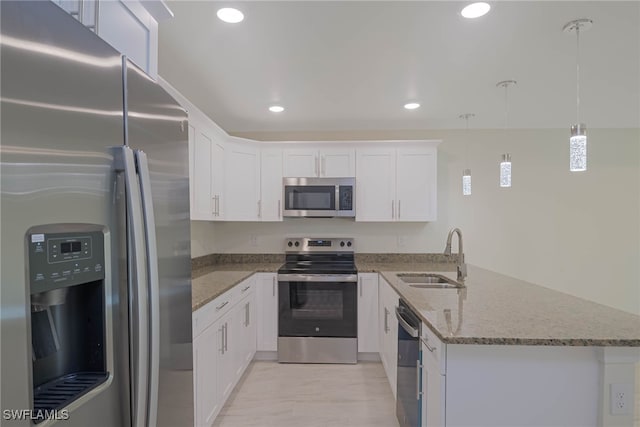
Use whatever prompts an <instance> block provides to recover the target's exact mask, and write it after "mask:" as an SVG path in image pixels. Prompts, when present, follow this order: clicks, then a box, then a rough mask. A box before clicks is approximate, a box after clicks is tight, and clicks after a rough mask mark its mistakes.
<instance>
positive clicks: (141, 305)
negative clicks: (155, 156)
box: [113, 145, 149, 427]
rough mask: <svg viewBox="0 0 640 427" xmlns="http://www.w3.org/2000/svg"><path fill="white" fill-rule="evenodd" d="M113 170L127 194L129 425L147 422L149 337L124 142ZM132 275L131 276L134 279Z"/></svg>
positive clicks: (130, 156)
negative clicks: (121, 176)
mask: <svg viewBox="0 0 640 427" xmlns="http://www.w3.org/2000/svg"><path fill="white" fill-rule="evenodd" d="M113 156H114V160H115V165H114V167H115V171H116V172H123V173H124V182H125V190H126V198H127V200H126V201H127V222H128V228H129V230H128V235H129V238H128V240H129V241H128V251H127V252H128V254H127V257H128V263H129V265H130V268H131V269H132V270H133V275H131V274H130V275H129V283H128V288H129V294H130V295H129V310H130V312H131V313H132V314H131V316H132V318H131V319H130V321H129V322H130V323H129V330H130V342H131V346H132V350H133V351H132V353H133V357H132V360H131V376H132V379H133V387H132V394H133V397H132V417H133V420H132V421H133V423H132V424H133V427H145V426H146V425H147V423H146V418H147V397H148V396H147V393H148V384H149V378H148V374H149V370H148V366H147V365H148V359H149V354H148V353H149V337H148V327H146V325H148V318H149V315H148V301H147V297H148V295H147V293H146V292H145V289H146V282H147V277H146V273H147V269H146V266H145V261H144V254H145V247H144V230H143V229H144V226H143V224H142V222H143V217H142V200H141V195H140V189H139V186H138V178H137V176H136V164H135V158H134V153H133V150H132V149H131V148H129V147H127V146H125V145H123V146H118V147H113ZM134 278H135V280H134Z"/></svg>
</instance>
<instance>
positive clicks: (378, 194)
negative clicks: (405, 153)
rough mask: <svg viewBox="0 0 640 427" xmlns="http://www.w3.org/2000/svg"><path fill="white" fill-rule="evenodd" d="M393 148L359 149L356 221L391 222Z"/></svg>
mask: <svg viewBox="0 0 640 427" xmlns="http://www.w3.org/2000/svg"><path fill="white" fill-rule="evenodd" d="M395 162H396V150H395V149H394V148H362V149H358V151H357V162H356V169H357V171H358V172H357V174H356V220H357V221H393V219H394V218H395V198H396V168H395Z"/></svg>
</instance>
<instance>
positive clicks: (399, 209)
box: [398, 200, 401, 219]
mask: <svg viewBox="0 0 640 427" xmlns="http://www.w3.org/2000/svg"><path fill="white" fill-rule="evenodd" d="M400 202H401V200H398V219H400Z"/></svg>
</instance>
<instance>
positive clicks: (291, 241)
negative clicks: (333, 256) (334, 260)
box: [284, 237, 355, 252]
mask: <svg viewBox="0 0 640 427" xmlns="http://www.w3.org/2000/svg"><path fill="white" fill-rule="evenodd" d="M284 245H285V252H353V251H354V246H355V245H354V241H353V238H352V237H329V238H311V237H291V238H287V239H286V240H285V243H284Z"/></svg>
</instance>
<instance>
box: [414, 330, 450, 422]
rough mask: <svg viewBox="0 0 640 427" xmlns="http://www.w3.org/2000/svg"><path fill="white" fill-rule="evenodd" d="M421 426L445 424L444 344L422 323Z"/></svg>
mask: <svg viewBox="0 0 640 427" xmlns="http://www.w3.org/2000/svg"><path fill="white" fill-rule="evenodd" d="M420 341H421V342H420V348H421V350H422V427H440V426H444V425H445V419H444V416H445V412H444V409H445V408H444V402H445V377H444V375H445V369H444V360H445V358H446V348H445V346H444V344H443V343H442V342H441V341H440V340H439V339H438V338H437V337H436V336H435V335H434V334H433V333H432V332H431V331H430V330H428V329H427V326H426V325H425V324H424V323H423V324H422V336H421V337H420Z"/></svg>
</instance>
